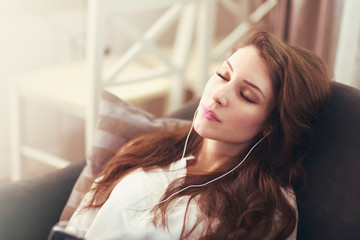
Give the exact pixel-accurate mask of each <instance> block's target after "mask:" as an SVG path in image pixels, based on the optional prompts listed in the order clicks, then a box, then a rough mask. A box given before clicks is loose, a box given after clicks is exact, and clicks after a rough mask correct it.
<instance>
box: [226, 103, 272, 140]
mask: <svg viewBox="0 0 360 240" xmlns="http://www.w3.org/2000/svg"><path fill="white" fill-rule="evenodd" d="M266 119H267V117H266V114H264V113H263V112H261V111H260V112H259V111H255V110H253V109H243V110H238V111H237V112H235V113H234V114H231V115H230V116H229V121H230V122H231V123H232V125H235V126H237V127H236V128H237V129H239V130H240V131H242V132H248V133H249V134H250V135H256V134H257V133H258V132H259V131H261V130H262V127H263V126H264V124H265V122H266Z"/></svg>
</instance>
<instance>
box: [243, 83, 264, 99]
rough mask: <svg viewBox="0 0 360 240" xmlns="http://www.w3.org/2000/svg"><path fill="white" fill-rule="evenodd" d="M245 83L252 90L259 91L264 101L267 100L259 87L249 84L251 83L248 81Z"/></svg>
mask: <svg viewBox="0 0 360 240" xmlns="http://www.w3.org/2000/svg"><path fill="white" fill-rule="evenodd" d="M244 83H246V84H247V85H249V86H250V87H252V88H254V89H256V90H257V91H259V92H260V93H261V95H262V96H263V97H264V99H266V98H265V95H264V93H263V92H262V91H261V89H260V88H259V87H258V86H256V85H255V84H253V83H251V82H249V81H248V80H246V79H245V80H244Z"/></svg>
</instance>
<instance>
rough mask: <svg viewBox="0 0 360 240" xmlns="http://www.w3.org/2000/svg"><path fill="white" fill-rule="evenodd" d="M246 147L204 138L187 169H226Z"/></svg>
mask: <svg viewBox="0 0 360 240" xmlns="http://www.w3.org/2000/svg"><path fill="white" fill-rule="evenodd" d="M246 148H247V146H245V145H241V146H239V145H234V144H231V143H224V142H220V141H214V140H211V139H204V140H203V143H202V145H201V147H200V149H199V151H198V154H197V155H196V159H195V161H194V162H193V164H191V165H190V168H189V170H190V171H192V172H193V173H211V172H215V171H226V170H228V169H230V168H231V167H233V166H235V165H236V164H237V163H238V162H239V156H241V153H242V152H243V151H244V150H245V149H246Z"/></svg>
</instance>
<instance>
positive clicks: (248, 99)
mask: <svg viewBox="0 0 360 240" xmlns="http://www.w3.org/2000/svg"><path fill="white" fill-rule="evenodd" d="M240 96H241V97H242V98H243V99H245V101H247V102H249V103H256V102H255V101H254V100H252V99H250V98H248V97H247V96H245V95H244V94H243V93H242V92H240Z"/></svg>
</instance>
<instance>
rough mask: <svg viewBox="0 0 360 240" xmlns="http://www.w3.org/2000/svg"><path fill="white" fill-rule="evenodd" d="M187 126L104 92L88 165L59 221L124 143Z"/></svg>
mask: <svg viewBox="0 0 360 240" xmlns="http://www.w3.org/2000/svg"><path fill="white" fill-rule="evenodd" d="M184 125H187V126H190V121H188V120H182V119H176V118H157V117H155V116H154V115H153V114H151V113H148V112H146V111H143V110H141V109H139V108H137V107H135V106H134V105H131V104H130V103H128V102H125V101H123V100H121V99H120V98H119V97H117V96H115V95H113V94H111V93H109V92H106V91H104V92H103V93H102V96H101V100H100V107H99V117H98V123H97V127H96V130H95V133H94V139H93V144H92V148H91V150H90V154H89V156H88V157H87V160H86V166H85V167H84V169H83V171H82V172H81V174H80V176H79V178H78V179H77V181H76V183H75V185H74V188H73V190H72V192H71V194H70V197H69V199H68V201H67V203H66V205H65V208H64V210H63V212H62V214H61V218H60V220H61V221H66V220H69V219H70V217H71V215H72V214H73V212H74V211H75V209H76V207H77V206H78V205H79V203H80V201H81V199H82V197H83V195H84V193H85V192H86V190H87V189H88V188H89V187H90V185H91V183H92V181H93V179H94V178H95V177H96V176H97V175H98V174H99V173H100V172H101V170H102V169H103V166H104V164H105V163H106V162H107V161H109V160H110V159H111V158H112V157H113V156H114V155H115V153H116V152H117V150H118V149H119V148H120V147H121V146H122V145H123V144H124V143H126V142H127V141H129V140H130V139H132V138H135V137H137V136H139V135H141V134H145V133H150V132H155V131H160V130H172V129H177V128H180V127H182V126H184Z"/></svg>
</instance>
